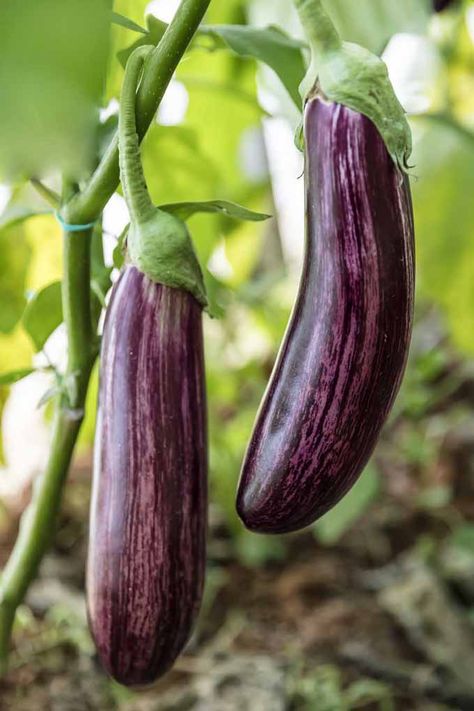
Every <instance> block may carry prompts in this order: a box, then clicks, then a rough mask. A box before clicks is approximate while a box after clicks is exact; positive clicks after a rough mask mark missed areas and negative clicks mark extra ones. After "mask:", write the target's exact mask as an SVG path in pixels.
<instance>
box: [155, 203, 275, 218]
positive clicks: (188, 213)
mask: <svg viewBox="0 0 474 711" xmlns="http://www.w3.org/2000/svg"><path fill="white" fill-rule="evenodd" d="M161 209H162V210H165V211H166V212H171V213H172V214H173V215H176V216H177V217H179V218H181V219H182V220H188V219H189V218H190V217H192V216H193V215H195V214H196V213H199V212H201V213H206V212H207V213H217V214H221V215H225V216H226V217H232V218H233V219H235V220H247V221H249V222H261V221H262V220H268V219H270V217H271V215H265V214H263V213H261V212H253V210H249V209H247V208H246V207H242V205H237V204H236V203H233V202H229V201H227V200H207V201H204V202H177V203H170V204H168V205H161Z"/></svg>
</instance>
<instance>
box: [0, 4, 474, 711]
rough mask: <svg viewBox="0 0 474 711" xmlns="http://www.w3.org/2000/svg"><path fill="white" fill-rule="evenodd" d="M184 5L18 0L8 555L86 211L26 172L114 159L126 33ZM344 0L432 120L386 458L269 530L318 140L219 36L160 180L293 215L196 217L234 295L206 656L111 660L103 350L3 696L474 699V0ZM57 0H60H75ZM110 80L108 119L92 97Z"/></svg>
mask: <svg viewBox="0 0 474 711" xmlns="http://www.w3.org/2000/svg"><path fill="white" fill-rule="evenodd" d="M443 4H444V5H448V7H447V8H446V9H444V10H443V11H442V12H439V13H435V12H434V10H433V5H437V6H438V5H439V6H441V5H443ZM27 5H28V3H27ZM34 5H35V4H34V3H33V4H31V7H34ZM86 5H88V3H84V4H83V5H81V7H83V8H84V7H85V6H86ZM100 5H101V3H95V8H96V10H94V9H93V8H94V4H91V5H90V7H89V6H88V8H87V13H91V12H98V11H97V7H99V6H100ZM177 5H178V2H177V1H174V0H154V1H153V2H151V3H146V2H144V0H117V2H115V4H114V10H116V11H117V12H118V13H121V14H122V15H125V16H127V17H128V18H130V19H131V20H133V21H134V22H136V23H138V25H140V26H142V27H143V26H145V29H144V30H143V32H147V33H149V35H146V36H145V39H143V36H144V35H143V32H142V33H141V34H140V32H138V33H137V31H135V30H134V29H131V26H128V27H124V26H120V25H117V24H115V25H114V26H113V28H112V32H111V39H110V44H107V42H106V41H104V37H107V36H108V30H104V27H103V26H102V25H101V23H102V22H103V18H102V17H101V16H100V12H98V15H97V17H96V18H95V19H94V18H93V21H92V20H91V15H90V14H87V17H86V18H85V20H84V25H81V24H80V23H76V24H75V26H74V27H73V28H71V24H70V23H67V22H66V21H65V22H64V27H63V28H62V29H61V26H59V27H58V23H57V22H55V21H54V18H55V15H53V14H51V16H50V17H46V19H45V15H44V14H42V15H41V18H38V17H35V16H34V13H33V14H31V13H30V14H29V15H28V12H26V14H25V12H24V16H23V19H22V20H21V21H20V20H19V19H18V17H15V16H14V13H13V14H12V16H11V17H8V16H7V11H6V9H5V8H3V9H1V10H0V28H1V29H0V39H1V40H2V47H3V49H2V50H1V51H0V56H1V57H2V63H1V64H2V69H0V99H1V101H0V103H1V105H2V107H3V109H0V134H1V136H2V138H0V152H1V153H2V156H3V158H2V165H1V176H2V178H1V179H2V180H3V181H4V182H3V183H2V185H1V186H0V209H1V210H2V211H3V212H2V214H1V215H0V409H1V413H2V414H1V422H2V440H1V442H2V443H1V447H0V460H1V467H0V502H1V509H0V565H3V563H4V562H5V560H6V559H7V557H8V555H9V552H10V550H11V547H12V545H13V542H14V540H15V537H16V533H17V528H18V520H19V517H20V515H21V513H22V511H23V510H24V508H25V506H26V505H27V503H28V501H29V497H30V491H31V484H32V481H33V480H34V478H35V476H36V475H37V474H38V472H40V471H41V470H42V468H43V466H44V464H45V460H46V457H47V453H48V443H49V429H50V428H49V425H50V417H51V411H50V407H51V405H50V403H47V404H46V405H44V406H43V405H41V401H42V399H43V397H44V394H45V392H47V391H48V390H50V389H51V387H52V386H53V385H54V380H53V376H52V375H51V374H50V373H49V372H47V370H45V371H44V372H35V373H32V374H31V375H28V376H27V377H25V378H23V379H21V380H20V381H19V382H17V383H15V384H13V385H8V386H7V385H4V384H2V382H3V381H2V379H1V374H2V373H4V372H7V371H12V370H23V369H29V368H31V367H32V364H33V365H34V366H35V367H36V368H47V367H48V366H49V365H51V364H53V365H56V366H59V367H60V366H61V364H62V363H63V361H64V357H65V349H66V343H65V335H64V332H63V329H62V327H61V326H60V327H59V328H57V329H56V330H55V331H54V333H53V334H52V336H51V337H50V338H49V339H48V341H47V342H46V343H45V344H42V343H39V344H38V339H36V340H35V338H34V334H32V333H31V329H28V324H26V325H25V320H24V318H23V319H22V314H23V311H24V308H25V303H26V301H27V300H28V299H31V298H32V296H34V294H35V293H37V292H38V290H40V289H43V288H44V287H45V286H48V285H50V284H54V283H55V282H57V280H59V279H60V278H61V239H60V229H59V227H58V225H57V223H56V221H55V219H54V217H53V216H52V215H51V214H49V213H48V208H47V206H45V203H43V202H42V201H41V198H39V197H38V195H37V194H36V193H35V192H34V191H33V190H32V188H31V187H30V186H29V184H28V182H26V181H25V179H24V176H30V175H36V174H38V175H41V176H42V177H44V178H45V179H46V180H47V182H48V183H49V184H50V185H51V186H53V187H55V186H56V187H58V185H59V183H57V182H56V181H57V172H56V171H57V167H58V166H60V167H61V168H62V169H63V170H81V169H83V168H84V165H85V164H87V161H89V162H90V161H93V160H94V151H96V152H99V151H100V148H101V146H102V145H103V144H104V143H105V141H106V138H107V136H108V135H110V130H111V129H113V127H114V126H115V117H116V111H117V106H118V104H117V98H118V95H119V92H120V84H121V80H122V76H123V68H122V65H121V62H120V61H119V60H118V59H117V53H118V56H119V57H122V59H123V56H126V54H125V55H123V54H122V55H121V54H120V53H121V52H122V53H123V52H124V50H126V49H127V48H128V47H130V45H132V44H133V43H135V42H137V41H139V42H141V41H150V38H151V40H152V41H153V38H154V37H155V36H156V32H158V31H159V28H160V27H161V26H162V25H161V23H162V22H163V21H164V22H168V21H169V20H170V19H171V18H172V17H173V14H174V11H175V9H176V7H177ZM72 6H74V3H72V4H71V7H72ZM327 6H328V9H329V10H330V11H331V12H332V13H333V19H334V21H335V22H336V23H337V25H338V27H339V30H340V31H341V33H342V35H343V36H344V38H346V39H349V40H353V41H358V42H361V43H362V44H364V45H365V46H367V47H369V48H370V49H372V50H373V51H376V52H378V53H380V54H382V55H383V57H384V59H385V61H386V62H387V64H388V67H389V72H390V76H391V78H392V81H393V83H394V86H395V89H396V91H397V94H398V96H399V98H400V100H401V102H402V103H403V105H404V106H405V108H406V110H407V111H408V112H409V114H410V122H411V125H412V128H413V135H414V154H413V157H412V165H413V168H412V170H411V176H412V188H413V196H414V204H415V217H416V235H417V256H418V279H417V314H416V327H415V332H414V338H413V345H412V349H411V355H410V362H409V367H408V371H407V375H406V378H405V382H404V385H403V388H402V392H401V394H400V396H399V398H398V400H397V403H396V406H395V409H394V411H393V413H392V416H391V419H390V421H389V423H388V425H387V427H386V428H385V430H384V433H383V436H382V438H381V441H380V443H379V445H378V447H377V450H376V452H375V454H374V456H373V459H372V461H371V462H370V464H369V466H368V467H367V469H366V471H365V473H364V474H363V476H362V478H361V479H360V481H359V483H358V484H357V485H356V486H355V488H354V489H353V490H352V492H351V493H350V494H349V495H348V496H347V497H346V498H345V499H344V500H343V501H342V502H341V503H340V504H339V505H338V506H337V507H336V508H335V509H334V510H333V511H332V512H331V513H329V514H328V515H327V516H325V517H324V518H323V519H322V520H321V521H319V522H318V523H317V524H316V525H315V526H313V527H312V528H309V529H307V530H306V531H304V532H302V533H300V534H297V535H291V536H280V537H265V536H257V535H254V534H251V533H249V532H246V531H245V530H244V528H243V526H242V525H241V523H240V522H239V520H238V519H237V517H236V514H235V511H234V497H235V489H236V482H237V479H238V475H239V468H240V464H241V461H242V457H243V453H244V450H245V446H246V442H247V441H248V438H249V434H250V431H251V428H252V424H253V420H254V417H255V413H256V409H257V407H258V403H259V401H260V398H261V396H262V393H263V391H264V388H265V385H266V382H267V380H268V377H269V375H270V372H271V369H272V365H273V362H274V359H275V356H276V353H277V350H278V345H279V343H280V340H281V338H282V335H283V333H284V329H285V325H286V322H287V319H288V316H289V313H290V310H291V305H292V303H293V300H294V297H295V294H296V289H297V285H298V279H299V273H300V269H301V259H302V252H303V238H304V206H303V180H302V170H303V164H302V157H301V155H300V154H299V153H298V152H297V150H296V148H295V147H294V144H293V133H294V129H295V127H296V125H297V123H298V121H299V118H300V116H299V113H298V110H297V108H296V106H295V103H294V102H293V101H292V99H291V97H290V93H291V92H290V93H289V92H288V91H287V89H285V87H284V86H283V84H282V83H281V81H280V80H279V79H278V77H277V75H276V74H275V72H274V71H273V70H272V69H271V68H270V67H269V66H264V65H262V64H258V65H257V63H256V62H255V61H254V59H252V58H250V57H248V56H246V55H247V52H246V49H245V47H242V46H240V45H238V43H237V44H236V42H235V38H234V40H233V39H232V36H230V39H228V38H227V40H226V38H225V36H224V39H222V36H220V38H219V40H216V39H215V38H214V39H213V38H212V33H209V34H208V35H203V36H202V37H201V36H199V37H198V38H197V40H196V41H195V43H194V45H193V47H192V49H191V51H189V52H188V53H187V55H186V57H185V60H184V61H183V62H182V64H181V66H180V68H179V70H178V72H177V75H176V77H175V79H174V80H173V81H172V83H171V85H170V88H169V90H168V92H167V95H166V97H165V100H164V102H163V104H162V106H161V108H160V111H159V113H158V116H157V120H156V122H155V123H154V124H153V126H152V128H151V130H150V132H149V135H148V137H147V139H146V141H145V143H144V148H143V157H144V164H145V170H146V174H147V179H148V182H149V187H150V190H151V192H152V195H153V199H154V200H155V201H156V203H167V202H173V201H178V200H206V199H215V198H220V199H227V200H233V201H236V202H239V203H242V204H244V205H246V206H247V207H249V208H251V209H254V210H257V211H261V212H266V213H269V214H272V215H274V218H273V219H271V220H269V221H268V222H265V223H238V222H235V221H232V220H231V219H229V218H223V217H219V218H217V217H215V216H199V217H196V218H193V220H192V222H191V223H190V226H191V230H192V234H193V237H194V239H195V242H196V247H197V250H198V252H199V255H200V258H201V260H202V263H203V264H205V265H207V269H208V274H207V284H208V288H209V292H210V294H211V297H212V302H213V309H214V312H215V313H216V315H218V316H219V318H214V319H212V320H211V319H209V318H207V317H206V319H205V333H206V353H207V381H208V390H209V415H210V465H211V472H210V493H211V505H210V514H209V515H210V534H209V559H208V575H207V587H206V594H205V600H204V605H203V609H202V614H201V616H200V620H199V624H198V626H197V629H196V632H195V634H194V637H193V639H192V640H191V643H190V645H189V647H188V649H187V652H186V654H185V655H184V656H183V657H181V658H180V659H179V660H178V663H177V664H176V667H175V669H174V671H172V672H171V673H170V674H169V675H168V676H167V677H166V678H165V679H163V680H162V681H161V682H160V683H159V684H158V686H157V687H155V688H154V689H152V690H149V691H146V692H142V693H134V692H130V691H126V690H124V689H123V688H120V687H119V686H117V685H115V684H113V683H112V682H110V681H108V680H107V679H106V677H105V676H104V675H103V674H102V672H101V670H100V668H99V666H98V663H97V660H96V657H95V653H94V648H93V645H92V642H91V639H90V637H89V633H88V631H87V625H86V617H85V607H84V591H83V588H84V564H85V553H86V546H87V528H88V504H89V494H90V476H91V450H92V442H93V432H94V410H95V400H96V395H97V373H96V372H95V373H94V376H93V379H92V383H91V388H90V393H89V396H88V402H89V407H88V414H87V419H86V422H85V425H84V427H83V430H82V433H81V439H80V445H79V448H78V451H77V455H76V457H75V461H74V465H73V468H72V471H71V473H70V478H69V481H68V484H67V487H66V492H65V498H64V502H63V506H62V511H61V516H60V520H59V526H58V531H57V534H56V536H55V541H54V546H53V548H52V550H51V551H50V553H49V554H48V556H47V557H46V558H45V560H44V563H43V565H42V568H41V574H40V577H39V579H38V580H37V581H36V582H35V584H34V585H33V586H32V588H31V590H30V592H29V594H28V596H27V599H26V602H25V604H24V605H23V606H22V607H21V608H20V610H19V614H18V619H17V623H16V626H15V632H14V643H15V652H14V654H13V655H12V660H11V672H10V675H9V678H8V679H7V680H5V681H3V682H2V683H1V686H0V708H1V709H4V708H5V709H12V711H16V710H17V709H18V710H20V709H21V711H27V710H28V709H36V708H38V707H39V706H41V705H42V706H43V707H44V708H47V709H53V710H56V709H60V710H61V711H63V710H65V711H66V710H69V709H71V711H72V710H76V709H77V710H78V711H80V710H82V709H104V710H107V709H120V710H124V711H148V710H150V711H151V710H155V709H156V710H157V711H158V710H159V711H167V710H170V711H171V710H175V709H176V710H177V711H179V710H181V709H182V710H183V711H184V710H188V709H190V710H191V709H196V710H199V711H201V710H206V711H218V710H219V711H234V710H235V711H237V710H240V709H242V710H247V709H250V710H252V711H253V710H255V711H260V710H261V711H279V710H280V709H281V710H282V711H283V710H286V709H290V710H293V709H295V710H297V711H299V710H301V711H306V710H308V711H312V710H314V711H346V710H347V711H348V710H350V709H381V710H383V711H390V710H392V709H403V710H405V709H419V710H423V711H429V710H433V711H435V710H438V709H439V710H441V709H474V676H473V674H472V670H473V669H474V53H473V43H474V3H473V2H471V1H469V0H465V1H464V2H462V1H459V2H456V1H454V2H451V3H431V1H429V0H426V2H423V1H422V0H403V1H401V0H400V1H399V2H397V3H394V2H393V0H360V1H359V2H357V3H354V2H352V0H332V2H331V3H327ZM329 6H331V7H329ZM25 7H26V6H25ZM45 8H49V10H50V11H51V13H53V12H55V8H54V1H53V0H47V2H46V3H45V4H44V8H43V11H44V12H45ZM145 16H146V19H145ZM25 17H27V18H28V19H27V20H25ZM66 20H67V18H66ZM38 21H41V22H43V23H44V28H45V32H46V33H47V32H50V34H51V37H50V39H48V42H49V44H50V47H51V46H52V45H53V44H54V47H55V52H56V54H55V56H54V57H52V58H51V57H48V56H47V55H46V54H45V55H44V56H42V59H41V62H36V64H35V61H34V59H35V58H36V59H38V56H39V55H38V53H40V55H41V51H42V50H41V48H40V47H36V45H35V44H34V42H33V47H31V45H30V44H29V40H30V39H31V38H34V37H36V36H37V34H38V33H37V32H36V29H37V22H38ZM160 21H161V22H160ZM206 21H207V22H208V23H210V24H217V23H225V24H226V25H229V24H238V25H244V24H247V23H249V24H252V25H254V26H256V27H265V26H268V25H277V26H278V27H280V28H283V29H284V30H285V31H286V32H287V33H288V34H290V35H291V36H293V37H296V38H301V30H300V27H299V24H298V21H297V18H296V15H295V13H294V11H293V10H292V3H291V2H289V0H273V2H271V3H269V2H267V1H266V0H249V1H248V2H244V1H243V0H226V2H225V3H222V2H214V3H211V9H210V11H209V13H208V16H207V18H206ZM96 30H97V35H96V36H95V34H94V33H95V31H96ZM81 32H84V33H86V34H85V35H84V36H86V38H87V42H88V45H87V47H88V50H87V52H86V53H85V55H84V56H81V55H80V53H79V56H80V62H78V61H77V59H76V61H75V62H71V63H70V65H68V67H67V68H68V72H69V74H68V82H64V81H63V78H62V77H61V76H58V72H57V67H58V64H57V63H58V58H61V51H62V45H64V47H66V48H67V49H68V51H69V49H70V45H68V42H74V43H77V45H76V46H79V44H78V43H79V42H80V41H82V40H81V37H82V35H81ZM58 33H61V37H62V41H61V43H59V46H58V44H57V42H56V39H57V35H58ZM68 33H69V34H70V35H71V36H70V37H69V39H68ZM46 37H47V38H48V35H47V34H46ZM137 38H138V39H137ZM43 39H44V38H43ZM32 41H33V40H32ZM25 43H26V44H27V45H28V46H29V49H28V51H27V56H26V58H25V57H23V59H22V61H20V60H19V58H18V56H17V55H18V51H19V50H18V47H19V46H21V47H22V48H23V47H24V46H25ZM237 45H238V46H239V47H240V50H239V49H238V50H237V52H235V51H234V52H232V51H230V49H234V50H235V49H236V47H237ZM22 52H23V49H22ZM28 52H31V56H29V55H28ZM69 54H70V51H69ZM3 60H5V61H3ZM48 61H51V67H53V68H54V67H55V68H56V71H55V72H54V73H53V72H52V71H51V70H50V68H49V69H48ZM9 62H10V64H9ZM29 62H30V63H29ZM63 66H64V63H63ZM8 67H10V68H8ZM32 67H35V72H36V69H37V68H38V67H39V68H38V72H39V76H40V77H41V81H43V82H44V83H43V84H41V87H40V88H39V87H38V86H36V84H35V81H36V80H35V81H34V80H33V79H34V77H33V78H32V76H31V74H32ZM40 70H41V71H40ZM297 70H298V66H296V69H295V75H297V74H298V71H297ZM94 71H96V75H95V74H94ZM12 72H13V78H14V81H13V80H12ZM15 72H17V74H15ZM22 72H23V74H22ZM104 83H105V92H104V95H103V98H100V96H102V89H103V87H104ZM293 86H296V84H295V82H293ZM287 88H288V87H287ZM40 89H41V90H40ZM58 97H60V99H59V98H58ZM54 99H55V100H54ZM7 100H8V101H7ZM5 102H6V103H8V106H10V110H7V109H5ZM15 102H16V103H15ZM99 102H100V103H101V104H102V107H103V108H102V110H101V113H100V117H101V122H102V123H101V128H100V130H99V132H97V130H96V128H95V125H96V120H95V118H94V121H91V118H90V116H91V114H90V111H89V109H90V106H97V105H98V103H99ZM59 105H60V106H61V110H60V111H59V110H56V107H57V106H59ZM12 106H13V108H11V107H12ZM32 106H33V107H34V111H33V110H31V107H32ZM51 107H53V108H54V111H53V112H52V113H53V114H54V116H53V118H54V120H51ZM19 117H20V118H19ZM20 121H24V122H25V125H21V126H20V127H19V122H20ZM15 122H16V123H15ZM65 122H66V123H68V122H69V124H70V125H69V130H68V131H69V132H68V131H66V128H67V126H65ZM13 124H15V126H14V127H13V128H12V126H13ZM91 127H92V128H91ZM39 131H40V132H41V140H38V136H39ZM18 135H22V136H25V135H29V136H31V140H30V143H28V141H25V140H24V139H23V138H22V140H20V141H19V140H16V139H15V136H18ZM33 139H34V140H33ZM78 145H80V146H81V149H80V150H78ZM81 161H82V165H81ZM43 213H44V214H43ZM29 215H31V216H30V217H29V219H25V218H26V217H28V216H29ZM127 222H128V217H127V211H126V207H125V203H124V201H123V198H122V197H121V195H120V194H119V193H117V194H116V195H115V196H114V197H113V198H112V200H111V201H110V203H109V205H108V207H107V209H106V211H105V214H104V222H103V229H104V244H105V253H106V258H107V260H108V263H109V264H110V265H112V254H113V250H114V248H115V246H116V243H117V239H118V236H119V235H120V233H121V231H122V229H123V227H124V226H125V225H126V223H127ZM53 289H54V287H53ZM38 350H39V352H38Z"/></svg>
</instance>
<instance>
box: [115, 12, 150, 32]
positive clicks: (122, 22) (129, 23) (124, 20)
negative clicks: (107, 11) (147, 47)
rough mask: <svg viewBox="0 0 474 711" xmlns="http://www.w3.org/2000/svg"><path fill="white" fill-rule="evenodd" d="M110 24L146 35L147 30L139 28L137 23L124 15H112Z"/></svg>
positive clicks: (116, 13)
mask: <svg viewBox="0 0 474 711" xmlns="http://www.w3.org/2000/svg"><path fill="white" fill-rule="evenodd" d="M112 22H113V23H114V25H119V26H120V27H125V29H127V30H132V32H139V33H140V34H143V35H146V34H147V30H145V29H144V28H143V27H141V26H140V25H139V24H138V23H136V22H134V21H133V20H131V19H130V18H129V17H125V15H121V14H120V13H119V12H113V13H112Z"/></svg>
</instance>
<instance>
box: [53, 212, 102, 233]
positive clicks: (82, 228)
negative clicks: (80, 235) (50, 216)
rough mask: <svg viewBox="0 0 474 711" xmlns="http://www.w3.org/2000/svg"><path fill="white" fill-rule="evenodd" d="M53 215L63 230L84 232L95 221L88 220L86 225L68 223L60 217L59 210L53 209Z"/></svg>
mask: <svg viewBox="0 0 474 711" xmlns="http://www.w3.org/2000/svg"><path fill="white" fill-rule="evenodd" d="M54 216H55V218H56V219H57V221H58V222H59V224H60V225H61V227H62V228H63V230H64V231H65V232H84V231H85V230H90V229H91V228H92V227H94V225H95V223H96V221H95V220H94V222H88V223H87V224H86V225H70V224H68V223H67V222H65V220H64V219H63V218H62V217H61V215H60V213H59V210H55V212H54Z"/></svg>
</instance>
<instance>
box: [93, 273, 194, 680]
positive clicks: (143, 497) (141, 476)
mask: <svg viewBox="0 0 474 711" xmlns="http://www.w3.org/2000/svg"><path fill="white" fill-rule="evenodd" d="M206 438H207V434H206V396H205V384H204V358H203V337H202V308H201V305H200V304H199V303H198V301H197V300H196V299H195V298H194V296H192V294H190V293H189V292H187V291H185V290H182V289H176V288H172V287H169V286H165V285H163V284H157V283H155V282H153V281H152V280H150V279H149V278H148V277H147V276H146V275H145V274H143V273H142V272H140V271H139V270H138V269H137V268H136V267H135V266H132V265H128V266H126V267H125V270H124V272H123V273H122V274H121V276H120V278H119V280H118V282H117V283H116V284H115V286H114V289H113V293H112V297H111V300H110V304H109V307H108V309H107V315H106V321H105V325H104V336H103V344H102V353H101V370H100V389H99V411H98V422H97V429H96V441H95V455H94V480H93V494H92V505H91V524H90V543H89V554H88V563H87V607H88V617H89V625H90V629H91V632H92V635H93V638H94V640H95V644H96V647H97V650H98V653H99V657H100V660H101V662H102V664H103V666H104V667H105V669H106V671H107V672H108V673H109V674H110V675H111V676H112V677H113V678H114V679H116V680H117V681H118V682H120V683H121V684H124V685H127V686H142V685H146V684H150V683H152V682H153V681H155V680H156V679H157V678H158V677H159V676H160V675H162V674H164V673H165V672H166V671H167V670H168V669H169V668H170V667H171V665H172V664H173V662H174V660H175V659H176V657H177V655H178V654H179V653H180V651H181V650H182V649H183V647H184V645H185V644H186V642H187V640H188V638H189V636H190V632H191V629H192V625H193V622H194V620H195V617H196V614H197V612H198V609H199V605H200V600H201V595H202V589H203V580H204V571H205V541H206V518H207V454H206V451H207V450H206V447H207V443H206Z"/></svg>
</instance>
